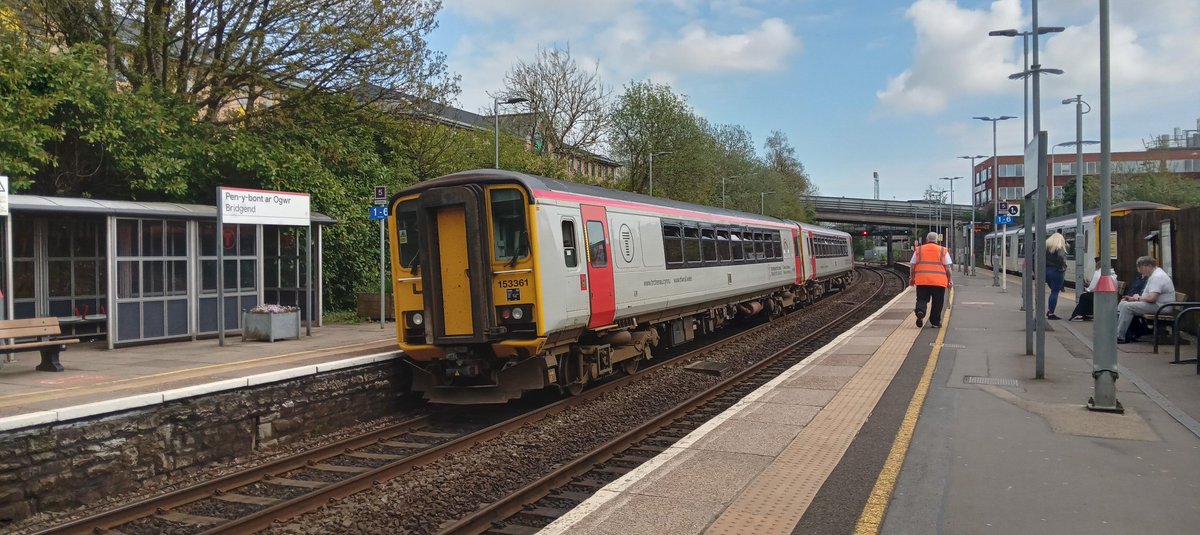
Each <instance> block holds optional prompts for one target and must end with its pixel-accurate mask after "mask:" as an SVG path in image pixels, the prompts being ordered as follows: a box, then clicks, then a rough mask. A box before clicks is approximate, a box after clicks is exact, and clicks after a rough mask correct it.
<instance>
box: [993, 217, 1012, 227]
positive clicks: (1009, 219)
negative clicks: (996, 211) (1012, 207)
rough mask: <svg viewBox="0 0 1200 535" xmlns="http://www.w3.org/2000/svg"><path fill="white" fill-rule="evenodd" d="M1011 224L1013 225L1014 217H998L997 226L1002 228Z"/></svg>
mask: <svg viewBox="0 0 1200 535" xmlns="http://www.w3.org/2000/svg"><path fill="white" fill-rule="evenodd" d="M1011 224H1013V217H1012V216H1010V215H998V216H996V226H1001V225H1011Z"/></svg>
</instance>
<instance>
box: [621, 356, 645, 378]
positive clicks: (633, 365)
mask: <svg viewBox="0 0 1200 535" xmlns="http://www.w3.org/2000/svg"><path fill="white" fill-rule="evenodd" d="M641 361H642V359H628V360H624V361H621V371H623V372H625V375H633V374H635V373H637V371H638V365H639V364H641Z"/></svg>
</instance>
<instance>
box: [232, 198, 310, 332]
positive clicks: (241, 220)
mask: <svg viewBox="0 0 1200 535" xmlns="http://www.w3.org/2000/svg"><path fill="white" fill-rule="evenodd" d="M310 201H311V199H310V198H309V195H308V194H307V193H289V192H285V191H265V190H258V189H241V188H226V187H223V186H218V187H217V232H216V239H217V266H218V267H217V273H218V274H221V273H224V272H225V244H224V241H225V240H224V235H225V223H234V224H247V225H282V226H294V227H299V226H303V227H306V228H307V229H308V233H307V243H308V246H307V247H308V257H307V261H306V266H305V271H306V275H307V278H306V286H307V287H306V288H305V292H304V293H305V301H306V304H305V309H304V314H305V316H306V317H307V318H308V321H307V322H306V323H307V329H306V334H307V335H308V336H312V315H313V308H312V212H311V210H310V206H311V202H310ZM234 247H237V244H236V243H235V244H234ZM218 279H219V280H218V281H217V338H218V339H219V344H220V345H222V346H224V345H225V277H224V275H218Z"/></svg>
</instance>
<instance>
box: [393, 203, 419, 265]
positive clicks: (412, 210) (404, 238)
mask: <svg viewBox="0 0 1200 535" xmlns="http://www.w3.org/2000/svg"><path fill="white" fill-rule="evenodd" d="M420 236H421V235H420V233H419V231H418V229H417V203H416V201H405V202H402V203H400V205H399V206H398V207H397V208H396V244H397V245H399V246H400V265H401V266H403V267H405V268H411V267H412V265H413V264H415V263H416V262H417V256H418V253H420V251H421V239H420Z"/></svg>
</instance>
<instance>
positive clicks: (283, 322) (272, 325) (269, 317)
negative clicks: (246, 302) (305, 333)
mask: <svg viewBox="0 0 1200 535" xmlns="http://www.w3.org/2000/svg"><path fill="white" fill-rule="evenodd" d="M287 338H296V339H299V338H300V312H298V311H297V312H276V313H274V314H267V313H259V312H245V313H243V314H242V339H243V340H266V341H268V342H274V341H276V340H283V339H287Z"/></svg>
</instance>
